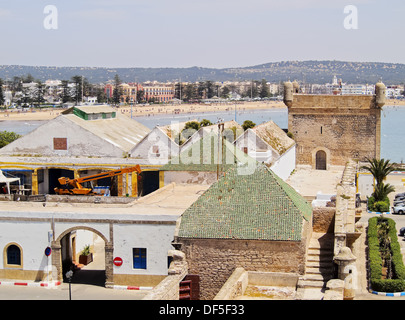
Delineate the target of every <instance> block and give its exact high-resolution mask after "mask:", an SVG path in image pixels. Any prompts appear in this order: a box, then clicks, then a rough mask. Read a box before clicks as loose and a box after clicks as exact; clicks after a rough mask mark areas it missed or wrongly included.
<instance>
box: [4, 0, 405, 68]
mask: <svg viewBox="0 0 405 320" xmlns="http://www.w3.org/2000/svg"><path fill="white" fill-rule="evenodd" d="M48 5H52V8H53V9H56V11H55V10H52V11H49V10H48V11H46V10H45V9H46V7H47V6H48ZM348 5H351V6H352V7H353V6H354V8H355V9H356V11H357V14H356V12H354V11H353V10H351V11H346V13H345V11H344V9H345V7H346V6H348ZM404 14H405V1H403V0H385V1H381V0H334V1H330V0H290V1H281V0H244V1H242V0H198V1H197V0H115V1H107V0H98V1H96V0H69V1H66V0H46V1H43V0H13V1H10V0H7V1H5V0H0V30H1V36H0V65H30V66H58V67H62V66H75V67H77V66H79V67H110V68H113V67H115V68H116V67H152V68H153V67H192V66H198V67H210V68H229V67H247V66H254V65H258V64H263V63H269V62H279V61H289V60H299V61H304V60H344V61H356V62H390V63H405V54H404V51H405V41H404V40H403V38H404V36H403V34H404V32H405V19H404V18H403V16H404ZM356 22H357V25H356ZM345 23H346V24H345Z"/></svg>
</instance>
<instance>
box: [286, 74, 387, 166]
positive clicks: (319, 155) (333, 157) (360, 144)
mask: <svg viewBox="0 0 405 320" xmlns="http://www.w3.org/2000/svg"><path fill="white" fill-rule="evenodd" d="M385 91H386V88H385V85H384V84H383V83H381V82H379V83H377V84H376V87H375V93H376V94H375V95H306V94H296V93H295V92H296V90H294V87H293V84H292V83H291V82H290V81H288V82H286V83H285V84H284V103H285V105H286V106H287V107H288V130H289V131H290V132H291V133H293V135H294V139H295V141H296V143H297V154H296V162H297V164H298V165H310V166H311V167H312V168H313V169H319V170H327V169H328V168H329V166H330V165H345V164H346V162H347V161H348V160H349V159H359V160H362V161H363V160H365V159H366V158H377V159H379V158H380V148H381V108H382V107H383V106H384V104H385Z"/></svg>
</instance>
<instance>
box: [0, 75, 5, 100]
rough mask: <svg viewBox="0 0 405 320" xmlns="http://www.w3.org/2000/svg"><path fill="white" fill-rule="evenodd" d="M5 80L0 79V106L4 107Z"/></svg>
mask: <svg viewBox="0 0 405 320" xmlns="http://www.w3.org/2000/svg"><path fill="white" fill-rule="evenodd" d="M4 102H5V98H4V93H3V80H2V79H1V78H0V106H2V105H4Z"/></svg>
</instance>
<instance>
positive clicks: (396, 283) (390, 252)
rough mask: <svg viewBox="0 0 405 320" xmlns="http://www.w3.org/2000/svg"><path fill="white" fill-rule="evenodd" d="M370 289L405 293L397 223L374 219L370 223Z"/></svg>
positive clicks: (404, 277) (404, 272)
mask: <svg viewBox="0 0 405 320" xmlns="http://www.w3.org/2000/svg"><path fill="white" fill-rule="evenodd" d="M367 238H368V249H369V268H370V287H371V289H372V290H374V291H377V292H403V291H405V266H404V263H403V261H402V254H401V247H400V244H399V242H398V237H397V230H396V226H395V221H394V220H392V219H390V218H385V217H382V216H380V217H374V218H371V219H370V220H369V223H368V231H367Z"/></svg>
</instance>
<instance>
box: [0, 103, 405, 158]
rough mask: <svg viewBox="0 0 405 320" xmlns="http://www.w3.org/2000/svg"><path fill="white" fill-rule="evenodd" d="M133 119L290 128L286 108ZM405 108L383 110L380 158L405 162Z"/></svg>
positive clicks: (12, 127) (3, 127) (21, 126)
mask: <svg viewBox="0 0 405 320" xmlns="http://www.w3.org/2000/svg"><path fill="white" fill-rule="evenodd" d="M133 119H134V120H136V121H138V122H140V123H142V124H144V125H145V126H146V127H148V128H150V129H152V128H154V127H155V126H158V125H160V126H163V125H167V124H171V123H172V122H176V121H178V122H185V121H190V120H198V121H201V120H203V119H207V120H210V121H211V122H212V123H217V122H219V121H230V120H235V121H236V122H238V123H239V124H242V123H243V122H244V121H245V120H251V121H253V122H254V123H255V124H257V125H258V124H261V123H263V122H267V121H270V120H273V121H274V122H275V123H276V124H277V125H278V126H279V127H280V128H282V129H287V128H288V110H287V109H286V108H285V109H284V108H283V109H277V108H272V109H260V110H243V109H238V108H236V109H233V110H228V111H221V112H201V113H182V114H170V115H168V114H164V115H159V114H158V115H149V116H142V117H133ZM402 121H405V107H404V106H384V107H383V110H382V112H381V158H384V159H389V160H390V161H391V162H396V163H403V161H404V160H405V149H402V147H401V146H402V144H401V141H402V139H405V123H403V122H402ZM45 122H46V121H8V120H1V119H0V131H13V132H16V133H18V134H21V135H26V134H27V133H30V132H31V131H33V130H34V129H36V128H38V127H39V126H40V125H42V124H44V123H45Z"/></svg>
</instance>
